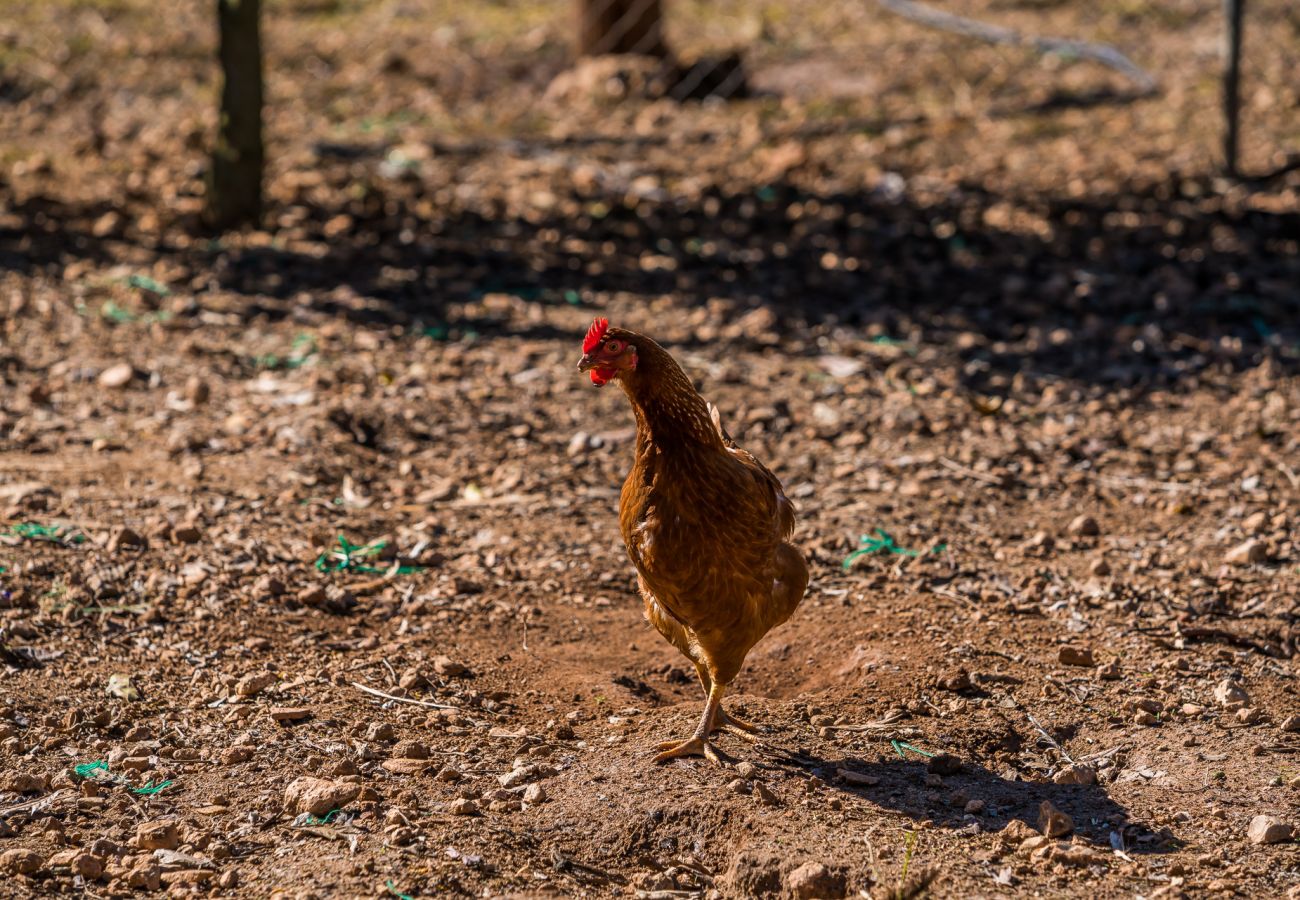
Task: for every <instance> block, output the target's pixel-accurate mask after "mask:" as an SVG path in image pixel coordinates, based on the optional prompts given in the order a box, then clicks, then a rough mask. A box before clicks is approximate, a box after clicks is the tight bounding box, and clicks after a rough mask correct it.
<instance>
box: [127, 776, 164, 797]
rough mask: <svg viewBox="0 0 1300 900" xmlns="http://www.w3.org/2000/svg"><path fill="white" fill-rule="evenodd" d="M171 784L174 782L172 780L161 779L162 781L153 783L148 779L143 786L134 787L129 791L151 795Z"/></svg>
mask: <svg viewBox="0 0 1300 900" xmlns="http://www.w3.org/2000/svg"><path fill="white" fill-rule="evenodd" d="M172 784H174V782H172V781H162V782H159V783H158V784H154V783H153V780H152V779H150V780H149V781H148V782H147V783H146V784H145V786H144V787H139V788H134V789H133V790H132V791H131V793H133V794H148V795H149V796H153V795H154V794H158V793H161V792H163V791H165V790H167V789H168V788H169V787H171V786H172Z"/></svg>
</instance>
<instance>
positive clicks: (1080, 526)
mask: <svg viewBox="0 0 1300 900" xmlns="http://www.w3.org/2000/svg"><path fill="white" fill-rule="evenodd" d="M1067 530H1068V531H1069V532H1070V534H1075V535H1079V536H1080V537H1096V536H1097V535H1099V534H1101V526H1100V525H1098V524H1097V520H1096V519H1094V518H1093V517H1092V516H1089V515H1079V516H1075V517H1074V519H1073V520H1072V521H1071V522H1070V525H1069V528H1068V529H1067Z"/></svg>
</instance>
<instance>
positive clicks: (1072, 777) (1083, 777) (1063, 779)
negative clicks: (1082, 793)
mask: <svg viewBox="0 0 1300 900" xmlns="http://www.w3.org/2000/svg"><path fill="white" fill-rule="evenodd" d="M1052 781H1053V782H1054V783H1056V784H1096V783H1097V773H1096V771H1094V770H1093V769H1092V767H1091V766H1084V765H1079V764H1078V763H1075V764H1074V765H1072V766H1066V767H1065V768H1064V769H1062V770H1061V771H1059V772H1057V773H1056V774H1055V775H1054V776H1053V777H1052Z"/></svg>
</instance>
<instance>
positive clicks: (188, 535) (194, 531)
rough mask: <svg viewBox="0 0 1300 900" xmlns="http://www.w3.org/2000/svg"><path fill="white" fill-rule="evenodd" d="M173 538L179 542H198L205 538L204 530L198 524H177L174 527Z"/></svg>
mask: <svg viewBox="0 0 1300 900" xmlns="http://www.w3.org/2000/svg"><path fill="white" fill-rule="evenodd" d="M172 540H174V541H176V543H178V544H197V543H198V542H199V541H201V540H203V530H202V529H201V528H199V527H198V526H197V525H177V526H176V527H175V528H173V529H172Z"/></svg>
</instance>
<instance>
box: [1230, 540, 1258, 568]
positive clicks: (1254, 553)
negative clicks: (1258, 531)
mask: <svg viewBox="0 0 1300 900" xmlns="http://www.w3.org/2000/svg"><path fill="white" fill-rule="evenodd" d="M1267 557H1268V550H1267V548H1265V546H1264V544H1263V543H1262V542H1260V541H1258V540H1256V539H1255V538H1251V539H1250V540H1248V541H1246V542H1245V543H1244V544H1238V545H1237V546H1235V547H1233V548H1232V549H1231V550H1229V551H1228V553H1227V555H1226V556H1224V558H1223V559H1224V561H1225V562H1227V563H1228V565H1230V566H1253V565H1255V563H1261V562H1263V561H1264V560H1265V559H1266V558H1267Z"/></svg>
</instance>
